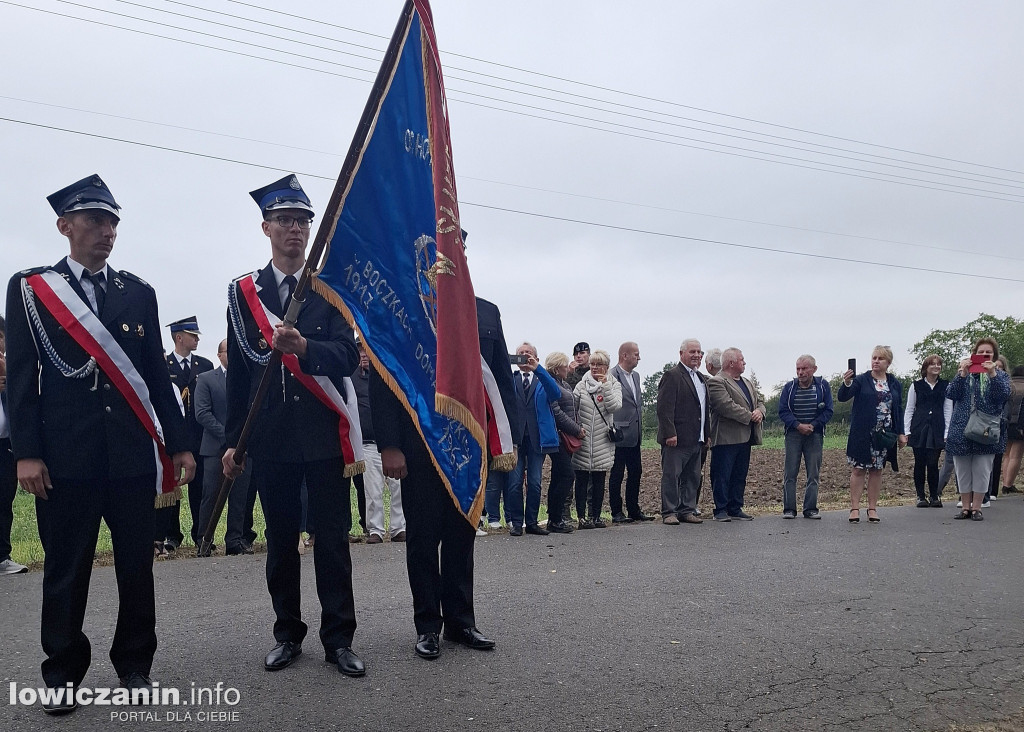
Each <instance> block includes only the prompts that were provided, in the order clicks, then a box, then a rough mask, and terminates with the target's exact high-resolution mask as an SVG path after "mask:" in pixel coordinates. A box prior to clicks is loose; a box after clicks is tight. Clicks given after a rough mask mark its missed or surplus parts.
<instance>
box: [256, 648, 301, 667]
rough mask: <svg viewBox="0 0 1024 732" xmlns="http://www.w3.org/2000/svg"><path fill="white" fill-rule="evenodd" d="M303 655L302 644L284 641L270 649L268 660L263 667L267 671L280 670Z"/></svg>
mask: <svg viewBox="0 0 1024 732" xmlns="http://www.w3.org/2000/svg"><path fill="white" fill-rule="evenodd" d="M301 655H302V644H301V643H292V642H291V641H284V642H283V643H278V644H277V645H276V646H274V647H273V648H271V649H270V653H268V654H267V658H266V660H264V661H263V668H265V669H266V670H267V671H280V670H281V669H283V668H288V667H289V666H291V665H292V663H294V662H295V659H296V658H298V657H299V656H301Z"/></svg>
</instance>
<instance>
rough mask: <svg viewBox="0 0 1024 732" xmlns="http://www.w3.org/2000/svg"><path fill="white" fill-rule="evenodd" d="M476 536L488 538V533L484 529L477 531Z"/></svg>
mask: <svg viewBox="0 0 1024 732" xmlns="http://www.w3.org/2000/svg"><path fill="white" fill-rule="evenodd" d="M476 535H477V536H487V532H486V531H484V530H483V529H477V530H476Z"/></svg>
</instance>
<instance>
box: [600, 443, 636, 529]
mask: <svg viewBox="0 0 1024 732" xmlns="http://www.w3.org/2000/svg"><path fill="white" fill-rule="evenodd" d="M642 471H643V466H642V464H641V462H640V443H639V442H637V443H636V445H634V446H633V447H616V448H615V462H614V463H613V464H612V470H611V474H610V475H609V476H608V505H609V507H610V508H611V510H612V516H615V515H616V514H620V513H622V476H623V474H624V473H625V475H626V513H628V514H629V515H630V516H633V517H636V516H639V515H640V474H641V472H642Z"/></svg>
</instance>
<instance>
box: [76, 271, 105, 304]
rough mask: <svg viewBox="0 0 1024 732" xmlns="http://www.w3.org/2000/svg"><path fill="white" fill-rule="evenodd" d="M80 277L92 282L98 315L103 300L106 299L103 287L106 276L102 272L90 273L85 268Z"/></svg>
mask: <svg viewBox="0 0 1024 732" xmlns="http://www.w3.org/2000/svg"><path fill="white" fill-rule="evenodd" d="M82 279H83V280H89V282H91V283H92V289H93V296H94V297H95V298H96V314H97V315H99V314H100V313H102V312H103V301H104V300H106V297H107V292H106V290H104V289H103V285H104V283H105V282H106V281H107V278H106V277H105V276H104V275H103V273H102V272H97V273H96V274H90V273H89V272H88V271H87V270H83V271H82Z"/></svg>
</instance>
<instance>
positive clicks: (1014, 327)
mask: <svg viewBox="0 0 1024 732" xmlns="http://www.w3.org/2000/svg"><path fill="white" fill-rule="evenodd" d="M982 336H992V337H993V338H995V339H996V341H997V342H998V343H999V353H1000V354H1001V355H1004V356H1006V358H1007V360H1008V361H1009V362H1010V368H1011V369H1012V368H1013V367H1014V366H1019V365H1021V364H1024V320H1018V319H1017V318H1014V317H1007V318H997V317H995V316H994V315H987V314H985V313H981V314H980V315H979V316H978V317H977V318H975V319H974V320H972V321H970V322H969V323H965V324H964V325H962V326H960V327H959V328H954V329H952V330H938V329H936V330H933V331H931V332H929V333H928V335H926V336H925V337H924V338H922V339H921V340H920V341H919V342H917V343H915V344H914V345H913V347H912V348H911V349H910V352H911V353H912V354H913V355H914V359H915V361H916V362H917V364H918V365H916V366H914V367H913V368H911V369H908V370H907V371H906V372H903V373H898V372H895V371H894V372H893V373H894V375H895V376H897V377H898V378H899V379H900V381H901V382H902V384H903V393H904V394H906V393H907V389H908V388H909V387H910V384H911V383H912V382H914V381H916V380H917V379H919V378H921V372H920V368H919V365H920V363H921V362H922V361H924V359H925V357H926V356H928V355H929V354H932V353H936V354H938V355H939V356H940V357H942V374H941V377H942V378H943V379H946V380H947V381H948V380H952V378H953V376H954V375H956V369H957V364H959V363H960V360H961V359H962V358H964V357H966V356H967V355H968V354H970V352H971V348H972V347H973V346H974V342H975V341H977V340H978V339H979V338H981V337H982ZM794 364H795V358H794ZM675 365H676V364H675V363H667V364H665V366H664V367H663V368H661V369H659V370H658V371H656V372H655V373H653V374H651V375H650V376H648V377H647V378H645V379H644V403H643V420H644V421H643V427H644V438H645V439H649V440H653V439H654V438H655V436H656V435H657V432H658V413H657V402H658V382H660V381H661V376H662V374H664V373H665V372H666V371H667V370H668V369H671V368H674V367H675ZM795 368H796V367H795V365H794V371H795ZM862 370H863V369H862ZM817 375H818V376H825V378H827V379H828V382H829V384H830V385H831V386H832V395H833V396H835V395H836V394H837V393H838V391H839V386H840V385H841V384H842V374H832V375H830V376H826V375H825V374H822V373H819V374H817ZM748 377H749V378H750V380H751V381H753V382H754V386H755V387H757V389H758V391H761V393H762V394H763V393H764V392H763V390H762V389H761V385H760V384H759V383H758V381H757V376H756V375H755V374H754V373H753V372H751V373H750V374H748ZM794 377H795V374H794ZM783 386H784V383H780V384H776V385H775V387H774V388H773V391H774V393H773V394H772V395H771V396H769V397H766V398H765V400H764V403H765V407H766V408H767V410H768V415H767V419H766V420H765V426H766V428H768V429H771V428H773V427H776V428H777V427H781V426H782V423H781V421H780V420H779V395H780V393H781V392H782V387H783ZM852 407H853V402H852V401H848V402H840V401H836V402H835V416H833V418H832V424H834V425H835V426H836V427H839V428H840V429H842V430H843V431H844V432H845V425H847V424H849V422H850V410H851V408H852ZM840 425H842V427H840Z"/></svg>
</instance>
